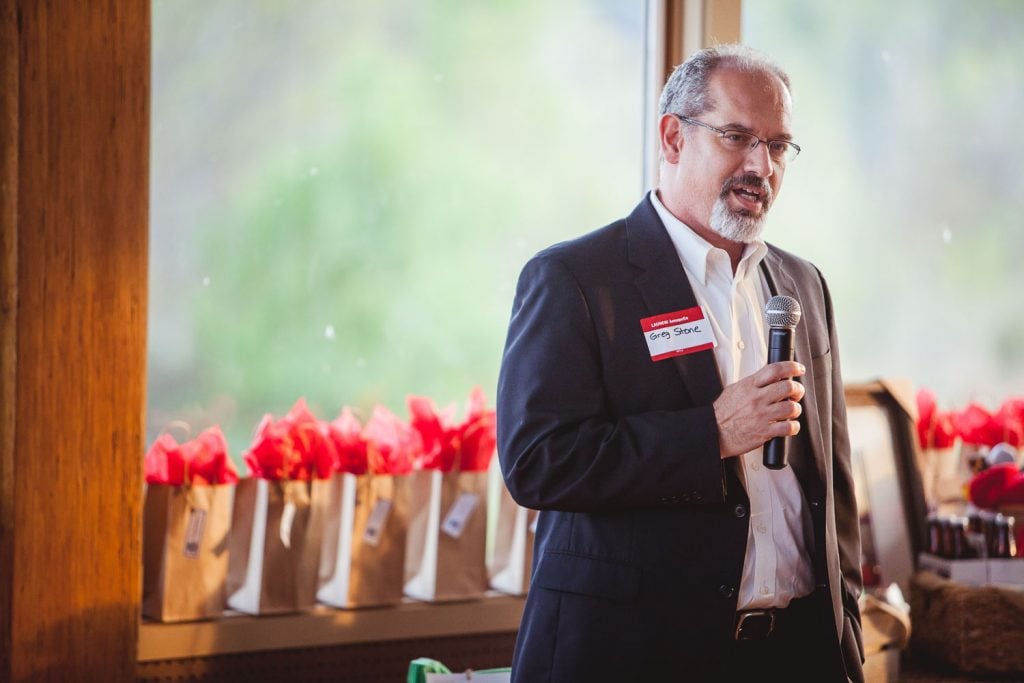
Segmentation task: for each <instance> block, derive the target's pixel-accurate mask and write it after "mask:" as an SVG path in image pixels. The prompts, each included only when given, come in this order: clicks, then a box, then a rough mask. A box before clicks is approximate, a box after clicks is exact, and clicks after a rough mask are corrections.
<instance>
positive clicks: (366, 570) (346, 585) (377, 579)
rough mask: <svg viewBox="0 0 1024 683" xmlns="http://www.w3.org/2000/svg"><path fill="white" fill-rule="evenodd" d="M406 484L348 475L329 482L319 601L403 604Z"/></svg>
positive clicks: (385, 476) (400, 480)
mask: <svg viewBox="0 0 1024 683" xmlns="http://www.w3.org/2000/svg"><path fill="white" fill-rule="evenodd" d="M405 479H406V478H405V477H402V476H393V475H390V474H379V475H373V474H363V475H355V474H349V473H338V474H335V475H334V477H332V478H331V480H330V491H329V494H328V502H327V513H326V514H327V516H326V521H325V523H324V530H323V545H322V546H321V552H320V587H319V589H318V590H317V595H316V597H317V600H318V601H319V602H322V603H325V604H328V605H332V606H334V607H366V606H376V605H395V604H398V603H399V602H401V601H402V588H403V584H404V579H405V543H406V533H407V530H408V526H409V502H408V500H407V496H406V495H405V489H406V487H405V484H406V482H405Z"/></svg>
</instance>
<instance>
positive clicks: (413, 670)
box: [405, 657, 451, 683]
mask: <svg viewBox="0 0 1024 683" xmlns="http://www.w3.org/2000/svg"><path fill="white" fill-rule="evenodd" d="M428 673H429V674H450V673H451V670H450V669H449V668H448V667H446V666H445V665H444V664H442V663H441V662H439V661H437V660H436V659H430V658H429V657H417V658H416V659H414V660H412V661H411V662H409V673H408V675H407V676H406V677H405V681H406V683H427V674H428Z"/></svg>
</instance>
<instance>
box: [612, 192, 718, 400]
mask: <svg viewBox="0 0 1024 683" xmlns="http://www.w3.org/2000/svg"><path fill="white" fill-rule="evenodd" d="M626 233H627V239H628V245H629V247H628V248H629V260H630V263H632V264H633V265H634V266H636V267H637V268H639V269H640V270H641V272H640V274H639V275H637V277H636V280H635V283H636V286H637V289H639V290H640V294H641V296H642V297H643V299H644V302H645V303H646V304H647V316H651V315H660V314H662V313H672V312H674V311H681V310H684V309H687V308H692V307H694V306H696V305H697V298H696V296H694V294H693V287H691V286H690V280H689V279H688V278H687V277H686V272H685V271H684V270H683V266H682V264H681V263H680V262H679V257H678V255H677V254H676V250H675V247H674V246H673V245H672V239H671V238H670V237H669V236H668V232H667V231H666V230H665V226H663V225H662V223H661V218H660V217H659V216H658V214H657V212H656V211H655V210H654V206H653V205H652V204H651V201H650V199H649V198H647V197H645V198H644V200H643V201H642V202H640V204H639V205H638V206H637V207H636V209H634V210H633V213H632V214H631V215H630V216H629V218H627V219H626ZM647 316H642V317H647ZM639 327H640V325H639V320H638V322H637V328H638V329H639ZM659 362H662V363H672V364H673V365H675V368H676V370H678V371H679V374H680V375H681V376H682V378H683V382H685V384H686V388H687V391H688V392H689V393H690V396H691V398H692V399H693V402H694V404H695V405H709V404H711V403H712V402H714V400H715V399H716V398H718V395H719V394H721V393H722V380H721V377H720V376H719V373H718V362H717V361H716V360H715V353H714V351H713V350H707V351H699V352H697V353H691V354H687V355H685V356H676V357H674V358H671V359H668V360H664V361H659Z"/></svg>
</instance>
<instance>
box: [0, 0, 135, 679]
mask: <svg viewBox="0 0 1024 683" xmlns="http://www.w3.org/2000/svg"><path fill="white" fill-rule="evenodd" d="M149 5H150V3H149V2H145V1H142V0H111V1H110V2H104V3H95V2H88V3H80V2H66V1H63V0H50V1H42V0H35V1H33V0H4V4H3V7H4V10H3V15H2V17H3V21H4V26H5V27H4V29H3V32H4V33H3V36H4V38H5V41H4V44H5V46H9V43H8V41H7V40H6V38H8V37H9V36H10V35H11V26H10V24H11V21H12V19H13V20H14V22H15V27H16V29H15V33H16V45H17V74H16V78H17V84H16V85H17V91H16V92H17V93H18V105H17V121H16V124H17V125H16V131H17V133H16V135H17V159H16V161H15V162H14V164H13V165H14V166H16V168H14V169H12V163H11V162H10V161H8V160H7V154H5V155H4V162H5V163H4V166H3V169H2V171H3V174H4V175H3V183H4V185H5V187H6V186H7V185H6V184H7V183H9V182H11V181H12V178H11V173H12V172H13V173H14V178H13V181H14V183H15V187H16V191H15V196H14V201H15V202H16V209H15V211H14V221H13V224H12V223H11V221H10V212H9V211H5V212H4V214H3V216H4V223H3V233H4V241H3V245H4V252H5V254H7V252H8V251H9V249H10V247H11V242H12V241H13V242H14V243H15V252H16V253H15V254H13V256H5V261H4V263H5V267H6V266H8V265H9V264H10V263H11V262H13V263H14V268H15V274H14V277H13V282H11V281H10V280H11V278H10V277H7V278H5V280H4V282H3V283H2V285H3V287H4V296H3V301H4V302H5V303H6V302H7V301H8V300H9V299H13V301H14V303H15V305H16V315H15V316H13V317H11V318H10V319H11V320H13V321H14V322H13V327H14V330H15V335H14V339H13V340H11V339H9V338H8V337H4V349H3V350H4V358H5V359H6V358H8V357H9V355H10V354H14V357H15V358H16V364H15V366H14V372H13V377H11V376H8V374H7V373H5V375H4V377H3V394H2V395H3V397H4V399H5V401H4V406H5V408H4V412H5V413H6V411H8V410H10V408H9V406H8V401H7V399H8V397H9V396H10V395H11V391H12V388H13V395H14V398H15V405H14V407H13V412H14V416H13V424H10V420H7V421H5V422H4V423H3V427H4V438H3V441H2V443H4V444H7V443H8V442H11V441H13V445H12V446H11V447H10V448H9V449H8V447H7V446H4V449H5V461H2V462H6V463H7V464H6V465H5V466H4V469H2V470H0V476H2V478H3V483H2V492H3V493H4V498H5V502H4V504H3V507H2V508H0V512H2V513H3V519H2V525H0V530H2V532H3V536H2V538H0V542H2V545H3V550H2V551H0V561H5V562H7V564H8V567H9V569H10V571H9V572H6V573H0V581H2V585H0V606H2V607H3V609H4V614H3V616H4V619H5V621H6V624H7V629H8V630H7V632H6V633H3V632H0V635H2V636H3V637H4V638H5V639H6V643H5V644H9V650H8V659H7V660H5V662H4V667H5V670H4V671H2V672H0V678H7V677H9V678H10V679H11V680H14V681H22V680H32V681H35V680H105V681H117V680H132V678H133V677H134V669H135V664H134V660H135V647H136V645H135V644H136V638H137V633H138V607H139V590H140V558H141V531H140V526H141V524H140V521H141V494H142V484H141V482H142V476H141V454H142V448H143V446H144V444H143V439H144V432H143V404H144V399H145V394H144V392H145V379H144V378H145V330H146V321H145V314H146V277H147V276H146V255H147V204H148V184H147V177H148V140H149V135H148V129H149V30H150V28H149ZM12 8H13V9H12ZM12 13H13V14H14V16H13V17H12ZM3 52H4V53H5V54H6V53H8V52H9V49H8V47H5V48H4V49H3ZM7 63H8V59H4V60H3V61H2V62H0V64H3V65H7ZM3 73H4V74H5V75H4V78H5V86H6V84H7V82H8V79H10V78H11V76H10V75H9V74H7V70H6V69H5V70H4V71H3ZM5 92H6V88H5ZM6 100H7V95H5V100H4V101H5V102H6ZM3 111H7V108H6V107H5V108H4V110H3ZM6 149H7V148H6V147H5V151H6ZM0 202H2V203H0V209H7V208H8V202H9V200H3V199H0ZM12 236H13V240H12ZM6 272H7V271H6V270H5V273H6ZM12 289H13V295H12V294H11V291H12ZM7 320H8V316H6V315H5V324H4V325H5V327H4V329H5V330H6V329H7V328H8V327H9V324H8V322H6V321H7ZM12 343H13V348H10V347H11V345H12ZM6 369H7V368H6V365H5V370H6ZM11 431H13V438H12V436H11V434H10V432H11ZM7 450H10V453H9V454H8V453H7ZM5 649H7V648H5ZM4 674H8V675H7V676H5V675H4Z"/></svg>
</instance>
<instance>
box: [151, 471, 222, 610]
mask: <svg viewBox="0 0 1024 683" xmlns="http://www.w3.org/2000/svg"><path fill="white" fill-rule="evenodd" d="M234 490H235V486H234V484H224V485H220V486H169V485H166V484H148V485H147V487H146V502H145V505H144V508H143V531H142V537H143V586H142V614H143V615H144V616H146V617H149V618H151V619H157V620H160V621H185V620H190V619H207V618H210V617H217V616H220V615H221V614H223V612H224V584H225V578H226V576H227V571H228V536H229V532H230V529H231V508H232V497H233V495H234Z"/></svg>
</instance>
